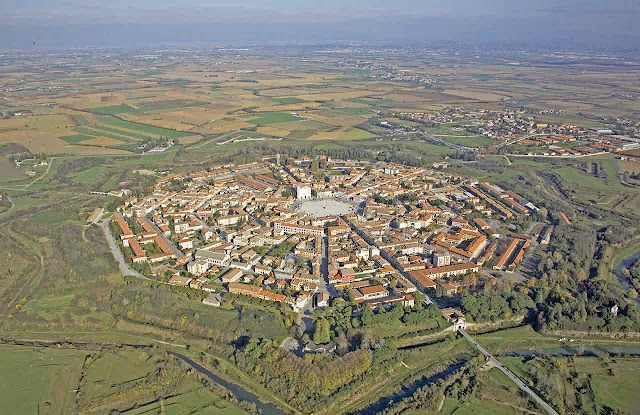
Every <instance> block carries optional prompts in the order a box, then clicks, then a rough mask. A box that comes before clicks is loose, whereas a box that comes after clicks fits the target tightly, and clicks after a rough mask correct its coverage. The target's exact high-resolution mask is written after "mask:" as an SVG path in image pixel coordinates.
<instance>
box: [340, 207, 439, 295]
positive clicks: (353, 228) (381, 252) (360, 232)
mask: <svg viewBox="0 0 640 415" xmlns="http://www.w3.org/2000/svg"><path fill="white" fill-rule="evenodd" d="M341 218H342V219H343V220H344V221H345V222H346V223H347V224H348V225H349V226H350V227H351V230H352V231H354V232H355V233H357V234H358V235H359V236H360V237H361V238H362V239H364V240H365V241H367V243H369V240H368V239H369V238H368V237H367V235H366V234H365V233H364V232H363V231H362V230H361V229H360V228H358V227H357V226H356V225H355V224H353V223H351V222H350V221H349V220H347V218H345V217H344V216H342V217H341ZM370 245H373V246H374V247H376V248H378V249H380V247H379V246H378V245H377V244H376V243H372V244H370ZM380 256H382V257H383V258H384V259H386V260H387V261H388V262H389V264H391V266H392V267H393V268H394V269H395V270H396V271H398V272H399V273H400V274H402V276H404V277H405V278H407V279H409V280H411V279H410V278H409V275H408V274H407V273H405V272H403V271H402V270H401V269H400V268H399V267H397V266H396V265H395V264H394V263H393V262H391V261H390V260H389V259H388V258H387V257H386V256H387V254H386V253H385V251H384V250H383V249H380ZM414 285H415V286H416V289H417V290H418V291H420V293H422V295H424V298H425V302H426V303H427V304H433V303H435V302H434V301H433V300H432V299H431V297H430V296H429V294H427V292H426V291H425V290H423V289H421V288H420V286H419V285H418V284H414ZM436 305H437V304H436Z"/></svg>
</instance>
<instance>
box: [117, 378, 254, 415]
mask: <svg viewBox="0 0 640 415" xmlns="http://www.w3.org/2000/svg"><path fill="white" fill-rule="evenodd" d="M163 411H164V413H166V414H167V415H192V414H208V415H245V414H247V412H245V411H244V410H242V409H240V408H239V407H237V406H235V405H233V404H231V403H229V402H227V401H225V400H223V399H221V398H220V397H218V396H216V395H215V394H214V393H213V392H211V391H210V390H209V389H206V388H204V387H203V386H202V385H201V384H200V383H198V382H196V381H195V380H192V379H187V380H185V381H184V382H182V384H181V385H180V387H179V388H178V389H177V390H176V391H175V394H174V395H173V396H171V397H169V398H167V399H164V400H163V402H162V404H161V403H160V402H155V403H151V404H148V405H142V406H140V407H138V408H135V409H132V410H129V411H126V412H122V413H123V414H126V415H148V414H160V413H163Z"/></svg>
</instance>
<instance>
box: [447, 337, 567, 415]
mask: <svg viewBox="0 0 640 415" xmlns="http://www.w3.org/2000/svg"><path fill="white" fill-rule="evenodd" d="M458 333H460V334H462V335H463V336H464V337H465V338H466V339H467V340H469V342H470V343H471V344H472V345H473V346H474V347H475V348H476V349H478V350H479V351H480V353H482V354H483V355H484V356H485V357H486V358H487V360H490V361H491V363H493V364H494V366H495V367H497V368H498V369H500V370H501V371H502V373H504V374H505V375H507V377H508V378H509V379H511V380H512V381H513V382H514V383H515V384H516V385H518V387H519V388H520V389H522V390H523V391H524V392H526V393H527V394H528V395H529V396H531V398H532V399H533V400H534V401H535V402H536V403H537V404H538V405H539V406H540V407H541V408H542V409H544V410H545V411H547V413H549V414H551V415H559V414H558V412H556V410H555V409H553V407H551V405H549V404H548V403H546V402H545V401H544V400H543V399H542V398H541V397H539V396H538V395H537V394H536V393H535V392H534V391H533V390H531V388H530V387H528V386H527V385H525V383H524V382H523V381H521V380H520V379H519V378H518V377H517V376H516V375H514V374H513V372H511V371H510V370H509V369H507V368H506V367H505V366H504V365H503V364H502V363H500V361H498V359H496V358H495V357H493V355H492V354H491V353H489V352H488V351H487V350H486V349H485V348H484V347H482V346H481V345H480V343H478V342H477V341H475V340H474V339H473V338H472V337H471V336H470V335H469V334H467V332H466V331H464V330H462V329H458Z"/></svg>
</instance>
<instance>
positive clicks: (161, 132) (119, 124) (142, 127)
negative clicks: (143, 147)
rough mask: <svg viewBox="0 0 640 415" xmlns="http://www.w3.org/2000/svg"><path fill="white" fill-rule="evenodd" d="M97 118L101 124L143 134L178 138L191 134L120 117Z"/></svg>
mask: <svg viewBox="0 0 640 415" xmlns="http://www.w3.org/2000/svg"><path fill="white" fill-rule="evenodd" d="M97 119H98V121H100V122H101V123H102V124H107V125H108V126H111V127H115V128H121V129H124V130H131V131H137V132H140V133H143V134H145V133H146V134H151V135H155V136H158V137H166V138H180V137H186V136H189V135H192V134H190V133H188V132H183V131H174V130H168V129H166V128H160V127H154V126H152V125H147V124H138V123H134V122H129V121H123V120H121V119H118V118H114V117H104V116H98V117H97Z"/></svg>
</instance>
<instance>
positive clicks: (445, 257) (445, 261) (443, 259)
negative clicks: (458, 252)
mask: <svg viewBox="0 0 640 415" xmlns="http://www.w3.org/2000/svg"><path fill="white" fill-rule="evenodd" d="M446 265H451V255H450V254H449V253H446V252H438V251H436V252H434V253H433V266H434V267H444V266H446Z"/></svg>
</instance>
